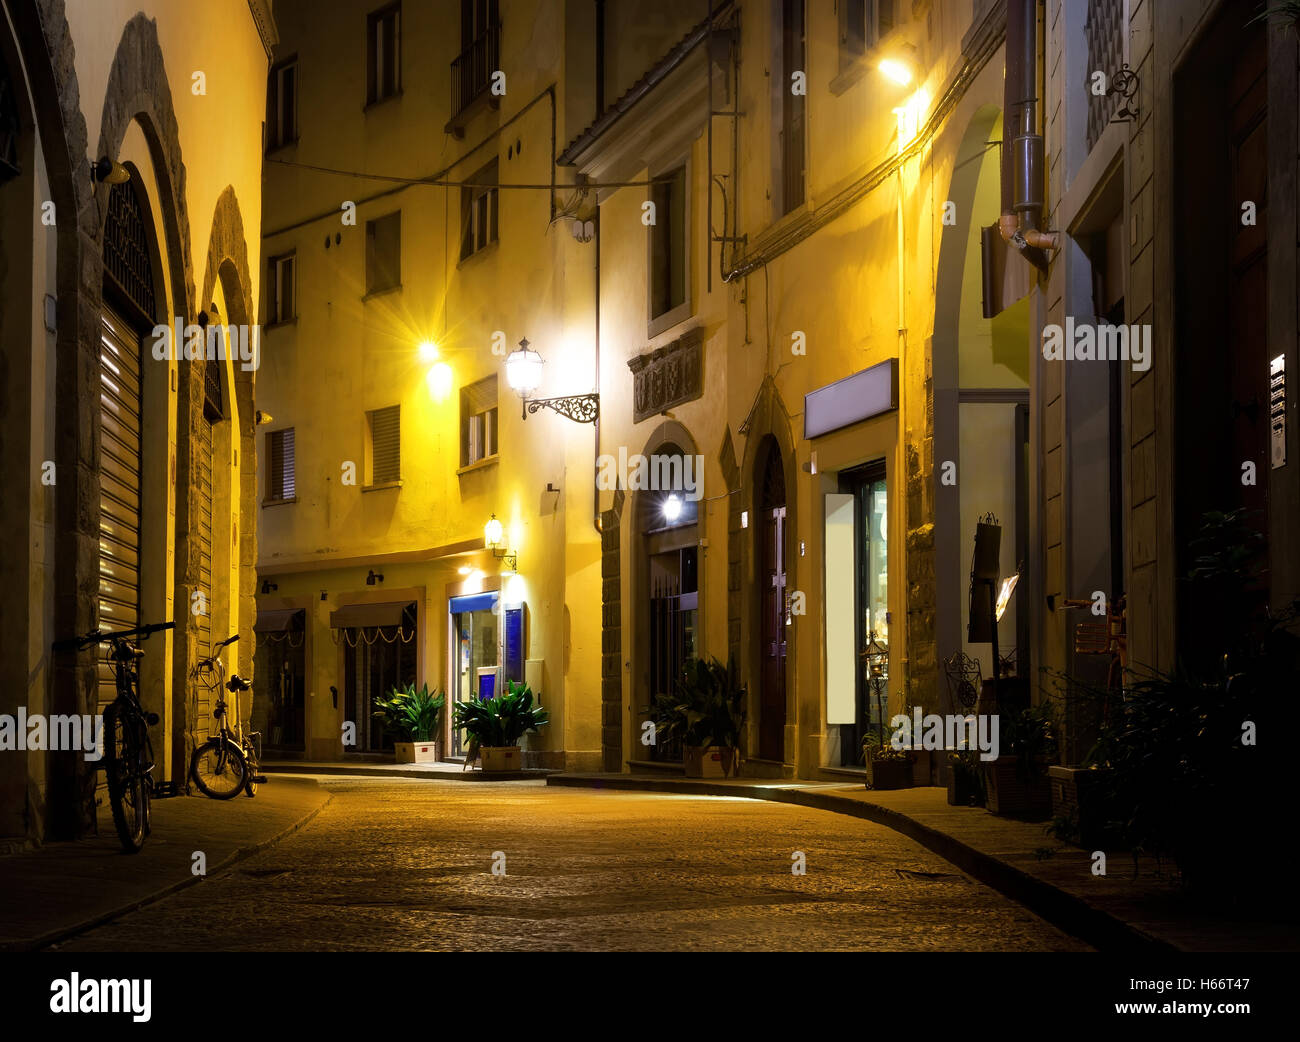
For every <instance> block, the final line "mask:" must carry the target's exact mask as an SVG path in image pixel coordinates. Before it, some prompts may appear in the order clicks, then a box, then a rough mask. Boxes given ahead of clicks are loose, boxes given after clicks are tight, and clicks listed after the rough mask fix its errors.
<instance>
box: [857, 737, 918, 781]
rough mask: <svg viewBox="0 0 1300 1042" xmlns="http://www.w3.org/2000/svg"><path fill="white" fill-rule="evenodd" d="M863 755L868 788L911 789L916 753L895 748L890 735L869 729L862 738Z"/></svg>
mask: <svg viewBox="0 0 1300 1042" xmlns="http://www.w3.org/2000/svg"><path fill="white" fill-rule="evenodd" d="M862 755H863V758H864V759H865V760H866V764H867V788H868V789H910V788H911V787H912V766H913V764H915V763H916V753H914V752H912V750H911V749H895V748H894V746H893V744H892V743H891V742H890V738H889V735H886V734H881V733H879V732H876V731H868V732H867V735H866V737H864V738H863V739H862Z"/></svg>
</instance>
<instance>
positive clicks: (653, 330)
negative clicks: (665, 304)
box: [646, 300, 694, 340]
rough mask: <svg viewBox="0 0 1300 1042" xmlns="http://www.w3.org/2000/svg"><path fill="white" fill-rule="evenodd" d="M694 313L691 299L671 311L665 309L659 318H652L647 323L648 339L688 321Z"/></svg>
mask: <svg viewBox="0 0 1300 1042" xmlns="http://www.w3.org/2000/svg"><path fill="white" fill-rule="evenodd" d="M693 314H694V312H693V311H692V310H691V302H690V301H689V300H688V301H687V302H686V303H685V304H678V305H677V306H676V307H675V308H673V309H672V310H671V311H665V312H664V313H663V314H662V315H660V316H659V317H658V318H652V319H650V321H649V322H647V323H646V339H647V340H653V339H654V338H655V337H657V336H658V335H659V334H660V333H664V332H667V331H668V330H670V329H672V328H673V326H679V325H681V324H682V323H683V322H686V321H687V320H689V319H690V317H691V316H692V315H693Z"/></svg>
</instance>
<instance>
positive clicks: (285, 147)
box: [264, 138, 298, 159]
mask: <svg viewBox="0 0 1300 1042" xmlns="http://www.w3.org/2000/svg"><path fill="white" fill-rule="evenodd" d="M297 146H298V139H297V138H293V139H292V140H290V141H281V142H280V143H279V144H278V145H272V146H271V147H270V148H268V149H267V150H266V152H265V153H264V155H265V156H266V158H267V159H272V158H274V157H275V156H277V155H279V154H280V153H281V152H292V151H293V150H294V149H295V148H296V147H297Z"/></svg>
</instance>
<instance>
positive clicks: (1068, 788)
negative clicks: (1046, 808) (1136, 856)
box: [1047, 767, 1119, 850]
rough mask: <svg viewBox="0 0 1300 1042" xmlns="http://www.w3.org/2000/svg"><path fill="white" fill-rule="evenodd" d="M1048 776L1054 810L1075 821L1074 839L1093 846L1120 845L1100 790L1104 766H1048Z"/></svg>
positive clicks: (1107, 846)
mask: <svg viewBox="0 0 1300 1042" xmlns="http://www.w3.org/2000/svg"><path fill="white" fill-rule="evenodd" d="M1047 776H1048V779H1049V782H1050V784H1051V787H1052V814H1053V815H1054V816H1055V817H1058V818H1062V819H1064V820H1067V821H1070V822H1072V823H1073V824H1074V835H1073V836H1072V837H1071V838H1072V839H1073V841H1074V842H1076V843H1078V844H1079V845H1080V846H1082V847H1084V848H1085V849H1090V850H1098V849H1110V848H1111V847H1113V846H1117V845H1118V843H1119V841H1118V839H1117V838H1116V837H1115V836H1114V835H1112V834H1111V830H1110V829H1109V827H1108V823H1109V819H1110V818H1111V817H1112V815H1111V814H1110V813H1109V808H1108V807H1107V806H1106V804H1105V801H1104V800H1103V799H1102V794H1101V791H1100V783H1101V782H1102V781H1103V780H1104V779H1105V777H1106V771H1105V770H1104V769H1099V768H1087V767H1049V768H1048V769H1047Z"/></svg>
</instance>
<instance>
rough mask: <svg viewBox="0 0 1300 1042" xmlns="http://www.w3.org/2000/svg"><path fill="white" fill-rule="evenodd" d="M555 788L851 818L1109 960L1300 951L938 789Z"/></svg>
mask: <svg viewBox="0 0 1300 1042" xmlns="http://www.w3.org/2000/svg"><path fill="white" fill-rule="evenodd" d="M547 784H548V785H565V786H578V787H583V788H597V789H600V788H604V789H635V790H641V791H649V792H680V793H695V794H698V795H706V796H747V797H750V798H752V799H762V800H772V801H775V802H778V803H793V804H797V805H799V806H804V807H812V808H816V809H819V810H827V811H831V812H833V813H837V814H851V815H853V816H855V817H859V818H866V819H868V820H870V821H874V822H877V823H878V824H881V825H886V826H888V827H889V828H892V829H895V830H896V831H898V832H901V833H903V834H904V835H906V836H908V837H909V838H911V839H914V840H916V841H917V842H918V843H920V844H921V845H922V846H924V847H926V848H928V849H930V850H932V851H934V852H935V853H936V854H938V855H939V856H940V857H943V858H945V859H946V860H948V861H951V862H952V863H953V864H954V865H956V866H958V867H959V868H960V869H962V871H964V872H966V873H967V874H968V875H970V876H972V877H974V878H975V879H978V880H979V881H980V882H982V883H985V884H987V885H988V886H991V887H993V888H994V889H995V890H998V891H1000V892H1001V893H1003V894H1005V895H1006V896H1007V897H1010V898H1011V899H1012V900H1014V901H1017V902H1019V903H1020V904H1023V905H1025V906H1026V907H1027V908H1029V909H1031V910H1032V911H1033V912H1035V913H1036V914H1038V915H1040V916H1042V917H1043V918H1044V919H1046V920H1048V921H1049V922H1051V923H1053V924H1054V925H1056V926H1058V927H1060V928H1061V929H1063V930H1065V931H1066V932H1067V933H1070V934H1073V935H1074V936H1076V937H1079V938H1081V939H1083V940H1085V941H1087V942H1088V943H1090V944H1092V945H1093V946H1094V947H1096V948H1098V949H1099V950H1103V951H1115V950H1128V951H1143V950H1145V951H1159V950H1165V951H1171V950H1178V951H1215V952H1255V951H1300V930H1297V928H1296V926H1295V925H1294V924H1287V923H1278V922H1273V921H1267V922H1266V921H1243V920H1236V919H1230V918H1227V917H1225V916H1220V915H1215V914H1213V913H1211V912H1207V911H1206V910H1205V909H1203V908H1200V907H1197V906H1196V905H1195V904H1194V903H1192V902H1191V901H1190V900H1188V898H1187V897H1186V896H1185V895H1183V894H1181V893H1179V892H1178V891H1177V889H1176V888H1175V887H1173V886H1172V885H1170V884H1169V883H1168V882H1167V881H1166V880H1163V879H1159V878H1156V877H1155V876H1154V875H1153V871H1154V862H1153V861H1152V860H1151V859H1150V858H1146V859H1144V860H1143V862H1142V865H1141V869H1140V874H1139V875H1138V876H1137V878H1134V876H1133V859H1132V857H1131V855H1129V854H1128V853H1127V852H1124V851H1108V852H1107V856H1106V869H1107V874H1106V875H1105V876H1095V875H1093V874H1092V858H1091V852H1090V851H1084V850H1080V849H1079V848H1077V847H1073V846H1070V845H1068V844H1065V843H1063V842H1061V841H1059V840H1056V839H1054V838H1052V837H1051V836H1048V835H1047V834H1046V832H1044V830H1043V823H1042V822H1024V821H1016V820H1014V819H1011V818H1001V817H998V816H996V815H994V814H990V813H989V812H988V811H986V810H984V809H983V808H982V807H950V806H949V805H948V794H947V790H945V789H940V788H937V787H933V786H927V787H924V788H916V789H899V790H896V791H885V792H877V791H872V790H868V789H867V788H865V787H864V786H862V785H857V786H849V785H846V784H844V783H842V782H791V781H779V780H771V779H762V778H736V779H719V780H716V781H714V780H710V781H701V780H699V779H694V778H691V779H688V778H684V777H681V776H674V775H664V774H657V773H656V774H557V775H553V776H552V777H550V778H548V779H547Z"/></svg>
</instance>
